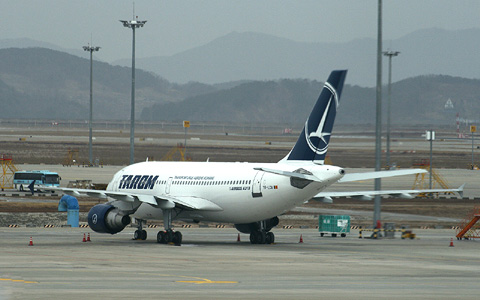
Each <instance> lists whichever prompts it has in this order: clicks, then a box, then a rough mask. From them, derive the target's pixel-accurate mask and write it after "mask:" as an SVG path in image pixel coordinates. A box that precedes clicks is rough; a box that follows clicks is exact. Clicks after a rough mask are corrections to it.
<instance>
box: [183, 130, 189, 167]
mask: <svg viewBox="0 0 480 300" xmlns="http://www.w3.org/2000/svg"><path fill="white" fill-rule="evenodd" d="M189 127H190V121H183V128H184V129H185V143H184V144H183V147H185V148H184V149H185V151H184V153H183V155H184V157H185V159H186V158H187V128H189Z"/></svg>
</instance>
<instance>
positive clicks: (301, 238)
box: [298, 235, 303, 243]
mask: <svg viewBox="0 0 480 300" xmlns="http://www.w3.org/2000/svg"><path fill="white" fill-rule="evenodd" d="M298 242H299V243H303V236H302V235H300V241H298Z"/></svg>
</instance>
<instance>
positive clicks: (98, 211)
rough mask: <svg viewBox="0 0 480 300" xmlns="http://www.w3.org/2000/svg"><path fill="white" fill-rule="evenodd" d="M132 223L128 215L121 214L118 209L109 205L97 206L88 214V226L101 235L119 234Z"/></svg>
mask: <svg viewBox="0 0 480 300" xmlns="http://www.w3.org/2000/svg"><path fill="white" fill-rule="evenodd" d="M131 221H132V220H131V219H130V217H129V216H128V215H122V214H120V213H119V211H118V209H117V208H115V207H114V206H112V205H109V204H97V205H95V206H94V207H92V209H90V211H89V212H88V225H89V226H90V228H92V230H93V231H95V232H99V233H110V234H115V233H118V232H120V231H122V230H123V229H124V228H125V226H127V225H128V224H130V222H131Z"/></svg>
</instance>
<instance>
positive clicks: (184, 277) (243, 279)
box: [0, 228, 480, 299]
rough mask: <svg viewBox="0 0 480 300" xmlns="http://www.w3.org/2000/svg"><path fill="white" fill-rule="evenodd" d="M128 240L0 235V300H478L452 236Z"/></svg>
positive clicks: (469, 244) (472, 265)
mask: <svg viewBox="0 0 480 300" xmlns="http://www.w3.org/2000/svg"><path fill="white" fill-rule="evenodd" d="M133 230H134V229H133V228H127V229H126V230H125V231H123V232H121V233H120V234H117V235H103V234H97V233H94V232H91V231H90V230H89V229H84V228H0V236H1V242H0V299H113V298H115V299H127V298H128V299H132V298H134V299H138V298H143V299H478V293H479V287H478V280H479V278H480V268H479V267H478V266H479V265H480V256H479V255H478V249H479V246H480V244H479V242H478V241H476V240H468V241H467V240H463V241H457V240H456V239H454V241H453V243H454V247H451V246H450V243H451V238H453V237H454V235H455V232H454V231H453V230H447V229H442V230H438V229H436V230H433V229H432V230H417V231H415V233H416V234H417V238H416V239H412V240H411V239H400V238H399V236H398V235H397V237H396V238H395V239H377V240H374V239H365V238H364V239H359V238H358V231H356V230H354V231H352V233H350V234H348V235H347V237H345V238H340V237H337V238H332V237H320V236H319V233H318V231H317V230H316V229H274V232H275V235H276V243H275V244H272V245H252V244H250V242H249V240H248V235H245V234H241V235H240V240H241V241H240V242H238V241H237V237H238V236H237V231H236V230H234V229H213V228H200V229H197V228H190V229H189V228H185V229H182V230H181V231H182V233H183V236H184V241H183V244H182V246H174V245H163V244H158V243H156V240H155V236H156V232H157V229H147V231H148V235H149V237H148V238H147V240H146V241H134V240H132V236H133ZM86 232H90V235H91V242H83V237H84V233H86ZM364 236H365V233H364ZM300 237H302V240H303V243H299V241H300ZM30 238H32V242H33V246H29V242H30Z"/></svg>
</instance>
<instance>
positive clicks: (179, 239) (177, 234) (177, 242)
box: [172, 231, 182, 246]
mask: <svg viewBox="0 0 480 300" xmlns="http://www.w3.org/2000/svg"><path fill="white" fill-rule="evenodd" d="M172 242H173V243H174V244H175V246H180V245H181V244H182V234H181V233H180V231H175V232H174V233H173V240H172Z"/></svg>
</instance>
